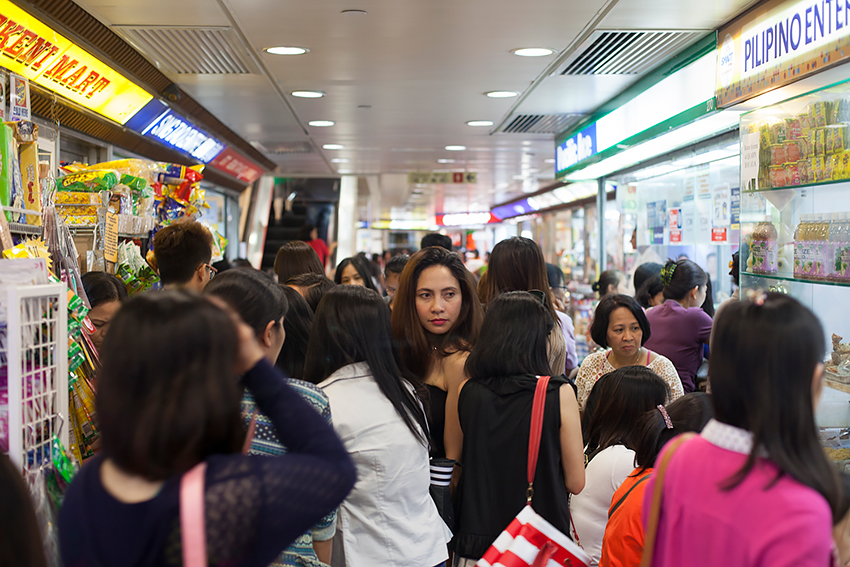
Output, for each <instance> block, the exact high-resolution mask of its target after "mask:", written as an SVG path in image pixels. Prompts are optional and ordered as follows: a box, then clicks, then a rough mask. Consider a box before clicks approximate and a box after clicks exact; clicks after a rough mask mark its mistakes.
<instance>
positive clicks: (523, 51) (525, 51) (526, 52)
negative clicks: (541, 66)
mask: <svg viewBox="0 0 850 567" xmlns="http://www.w3.org/2000/svg"><path fill="white" fill-rule="evenodd" d="M511 53H513V54H514V55H519V56H520V57H546V56H547V55H552V54H553V53H555V50H554V49H549V48H548V47H520V48H519V49H511Z"/></svg>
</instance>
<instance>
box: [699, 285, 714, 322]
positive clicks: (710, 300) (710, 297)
mask: <svg viewBox="0 0 850 567" xmlns="http://www.w3.org/2000/svg"><path fill="white" fill-rule="evenodd" d="M700 308H701V309H702V310H703V311H705V313H706V315H708V316H709V317H711V318H712V319H714V290H713V289H712V287H711V276H709V275H708V274H706V275H705V300H704V301H703V302H702V305H700Z"/></svg>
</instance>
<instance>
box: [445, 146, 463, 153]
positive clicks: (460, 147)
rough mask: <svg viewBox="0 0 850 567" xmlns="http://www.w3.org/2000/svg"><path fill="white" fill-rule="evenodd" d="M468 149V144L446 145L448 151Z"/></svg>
mask: <svg viewBox="0 0 850 567" xmlns="http://www.w3.org/2000/svg"><path fill="white" fill-rule="evenodd" d="M465 149H466V146H446V151H449V152H462V151H463V150H465Z"/></svg>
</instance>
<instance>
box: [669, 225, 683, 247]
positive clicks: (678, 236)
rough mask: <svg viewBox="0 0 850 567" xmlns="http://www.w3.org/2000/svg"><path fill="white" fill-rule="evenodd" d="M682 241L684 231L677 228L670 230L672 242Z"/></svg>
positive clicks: (679, 242) (678, 242)
mask: <svg viewBox="0 0 850 567" xmlns="http://www.w3.org/2000/svg"><path fill="white" fill-rule="evenodd" d="M681 243H682V231H681V230H678V229H675V230H671V231H670V244H681Z"/></svg>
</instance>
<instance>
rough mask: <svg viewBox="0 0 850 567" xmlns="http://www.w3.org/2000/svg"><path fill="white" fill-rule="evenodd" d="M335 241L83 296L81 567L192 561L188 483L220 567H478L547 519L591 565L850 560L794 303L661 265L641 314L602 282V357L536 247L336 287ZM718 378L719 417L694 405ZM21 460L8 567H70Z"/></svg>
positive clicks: (188, 239) (70, 517)
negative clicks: (584, 337)
mask: <svg viewBox="0 0 850 567" xmlns="http://www.w3.org/2000/svg"><path fill="white" fill-rule="evenodd" d="M312 232H313V230H311V231H310V233H312ZM310 233H308V232H307V231H306V229H305V232H304V235H303V238H302V241H296V242H292V243H289V244H287V245H285V246H284V247H282V248H281V250H280V251H279V252H278V255H277V258H276V261H275V274H276V276H277V278H278V279H277V282H276V281H275V280H274V278H273V277H272V276H271V275H267V274H263V273H261V272H260V271H258V270H254V269H252V268H250V267H240V268H237V269H230V270H227V271H225V272H223V273H222V274H219V275H217V276H216V271H215V269H214V268H213V267H212V266H211V264H210V260H211V246H212V241H211V239H209V238H207V236H208V233H206V234H205V229H203V227H200V225H196V224H195V223H179V224H175V225H172V227H168V228H167V229H163V230H161V231H159V232H158V233H157V236H156V238H155V239H154V250H155V254H156V263H157V269H158V271H159V273H160V277H161V278H162V281H163V284H164V287H165V288H166V290H165V291H152V292H147V293H145V294H142V295H140V296H137V297H132V298H129V299H128V298H127V294H126V291H125V288H124V286H123V284H122V283H121V282H120V280H118V279H117V278H115V277H114V276H109V275H106V274H97V273H91V274H86V275H85V276H84V277H83V285H84V288H85V293H86V295H87V297H88V300H89V302H90V303H91V306H92V311H91V312H90V316H91V319H92V321H93V323H94V326H95V328H96V332H95V334H94V335H93V336H92V340H93V343H94V345H95V346H96V348H97V350H98V351H99V352H100V354H101V359H102V367H101V369H100V371H99V374H98V382H97V409H98V416H99V418H98V424H99V428H100V433H101V440H102V446H101V449H100V451H99V452H98V453H97V455H96V456H95V457H93V458H91V459H89V460H88V461H87V462H86V463H85V465H84V466H83V467H82V469H81V470H80V471H79V472H78V473H77V475H76V478H75V480H74V482H73V483H72V484H71V486H70V488H69V489H68V490H67V493H66V495H65V499H64V503H63V505H62V507H61V510H60V513H59V521H58V526H59V541H60V546H61V556H62V561H63V563H64V565H66V566H67V567H89V566H91V567H94V566H98V565H181V564H183V557H184V552H185V551H186V549H184V543H183V542H185V541H187V540H184V539H183V537H184V535H185V534H184V530H188V529H189V528H190V527H191V526H189V525H187V523H186V522H187V520H186V518H185V517H184V512H185V510H184V504H183V501H182V496H183V494H184V489H183V486H184V483H186V482H188V481H187V479H189V478H201V479H202V485H201V487H202V488H201V493H200V494H202V495H203V497H202V498H201V500H202V504H203V506H202V508H201V510H202V518H203V526H204V532H205V534H206V537H205V539H204V540H203V541H204V542H205V543H204V544H203V545H204V546H205V547H206V556H207V558H208V564H210V565H217V566H224V565H227V566H241V565H252V566H258V567H260V566H267V565H275V566H277V565H301V566H303V565H307V566H310V567H322V566H326V565H331V566H340V567H359V566H361V565H376V566H378V565H387V566H390V565H392V566H398V565H404V566H415V567H439V566H443V565H447V562H449V561H452V564H453V565H456V566H459V567H471V566H472V565H475V564H476V562H477V561H478V560H479V559H480V558H481V557H482V555H484V553H485V552H486V551H487V550H488V548H489V547H490V546H491V545H493V543H494V542H495V541H496V540H497V538H498V537H499V534H500V533H501V532H502V531H503V530H504V529H505V528H506V526H507V525H508V524H509V523H510V522H511V520H512V519H513V518H514V516H516V514H517V513H518V512H520V510H522V509H523V507H524V506H525V505H526V503H529V504H530V505H531V506H532V507H533V508H534V510H535V511H536V512H537V513H538V514H539V515H540V516H541V517H542V518H543V519H545V520H546V521H547V522H548V523H549V524H550V525H551V526H552V527H553V529H556V530H558V531H560V532H561V533H562V534H566V535H565V537H570V538H572V539H573V540H574V541H575V542H576V543H577V544H578V545H580V546H581V547H582V548H583V549H584V550H585V552H586V553H587V554H588V555H589V556H590V558H591V565H601V566H605V567H609V566H610V567H614V566H616V567H626V566H632V567H637V566H638V565H641V564H642V560H644V556H645V558H646V561H648V562H649V563H648V564H650V565H653V566H668V565H676V566H681V565H689V566H690V565H693V566H698V567H703V566H705V567H709V566H710V567H714V566H720V565H723V566H726V565H733V566H741V567H744V566H746V567H750V566H753V567H755V566H761V565H789V566H790V565H795V566H797V565H812V566H814V565H825V564H829V562H830V560H831V558H833V557H836V556H837V552H836V551H835V550H836V547H835V545H836V542H837V543H838V544H839V545H838V548H837V550H838V552H840V553H841V554H842V560H845V561H846V559H847V557H844V555H845V554H846V545H844V540H845V539H846V538H843V536H841V535H840V534H842V533H845V530H843V526H844V525H845V524H846V523H847V520H846V519H845V517H846V516H847V515H848V508H850V499H848V497H847V496H846V495H845V486H846V484H847V483H846V481H845V479H844V478H843V477H841V476H839V474H838V472H837V470H836V469H835V468H834V467H833V466H832V465H831V464H830V462H829V461H828V460H827V458H826V456H825V454H824V453H823V451H822V449H821V447H820V444H819V441H818V438H817V430H816V427H815V423H814V407H815V406H816V404H817V401H818V399H819V396H820V392H821V389H822V387H823V364H822V363H821V360H822V359H823V356H824V354H825V344H824V339H823V329H822V328H821V326H820V323H819V322H818V321H817V319H816V318H815V317H814V315H813V314H812V313H811V312H810V311H808V310H807V309H806V308H805V307H803V306H802V305H800V304H799V303H798V302H796V301H795V300H793V299H791V298H789V297H787V296H784V295H779V294H768V295H759V294H756V295H755V296H753V297H751V298H749V299H746V300H743V301H741V300H738V299H735V300H733V301H730V302H728V303H726V304H725V305H724V306H723V308H722V309H721V310H719V311H718V313H717V315H716V317H714V319H712V316H711V315H710V314H709V313H708V312H707V310H705V309H703V308H702V307H703V306H704V302H705V300H706V293H707V292H706V287H707V286H708V285H709V281H708V276H707V274H706V273H705V272H704V271H703V270H702V269H701V268H700V267H699V266H697V265H696V264H694V263H693V262H691V261H690V260H687V259H680V260H678V261H669V262H667V264H666V265H664V266H660V265H647V266H639V267H638V268H637V269H636V270H635V272H634V283H635V287H636V289H639V293H638V296H639V297H640V301H638V300H636V299H635V298H632V297H630V296H627V295H623V294H621V293H619V292H620V290H621V289H623V288H624V287H625V283H627V282H626V280H625V276H624V275H623V274H621V273H619V272H616V271H610V272H604V273H603V274H602V276H601V277H600V280H599V285H598V286H597V290H598V292H599V295H600V301H599V303H598V306H597V307H596V309H595V313H594V317H593V323H592V325H591V329H590V334H591V336H592V339H593V341H594V342H595V343H596V344H597V345H599V347H601V349H600V350H599V351H598V352H595V353H592V354H590V355H589V356H587V357H586V358H585V359H584V360H583V361H582V360H577V359H576V355H575V352H576V349H575V337H574V330H573V326H572V320H571V318H570V317H569V315H568V312H569V310H570V305H569V294H568V292H567V291H566V286H565V285H564V276H563V272H561V271H560V270H559V269H558V268H557V267H556V266H553V265H548V266H547V265H546V264H545V262H544V260H543V254H542V252H541V250H540V248H539V246H537V244H536V243H534V242H533V241H531V240H529V239H527V238H521V237H514V238H510V239H507V240H504V241H502V242H500V243H498V244H497V245H496V246H495V247H494V248H493V250H492V252H491V254H490V257H489V261H488V264H486V266H484V268H485V269H482V270H477V271H478V272H479V275H480V278H478V279H477V277H476V275H474V274H473V273H471V272H470V270H469V269H468V267H467V266H465V265H464V262H463V259H462V257H461V256H460V255H459V254H457V253H456V252H452V251H451V248H452V246H451V240H450V239H447V237H445V236H444V235H439V234H435V235H429V236H428V237H426V239H425V241H424V242H423V245H425V244H427V246H423V248H422V249H421V250H420V251H419V252H416V253H415V254H413V255H411V256H408V255H405V254H399V255H396V256H394V257H390V258H385V259H383V260H381V259H376V260H375V262H377V264H376V265H377V266H378V267H376V266H373V265H372V263H371V262H370V261H368V260H367V259H365V257H364V256H362V255H357V256H353V257H351V258H346V259H344V260H342V261H341V262H340V263H339V265H338V266H337V267H336V270H335V271H334V273H333V274H332V276H333V279H330V278H328V277H327V276H326V271H325V266H324V263H325V259H326V258H324V259H323V258H322V257H321V254H325V256H327V254H328V251H327V248H322V247H321V246H319V245H318V244H316V243H314V242H313V241H314V240H316V238H315V235H314V234H310ZM214 276H215V277H214ZM638 280H640V281H638ZM659 286H660V288H659ZM378 289H381V290H384V291H385V292H386V294H387V296H386V297H382V296H381V294H380V293H379V292H378V291H377V290H378ZM201 291H202V292H203V293H202V294H199V292H201ZM659 294H661V295H662V296H663V299H664V301H663V302H660V303H659V298H658V295H659ZM709 343H711V349H710V351H709V350H708V348H707V347H708V345H709ZM706 356H708V357H709V361H708V365H707V367H708V377H709V381H710V389H711V394H706V393H697V392H694V393H689V392H693V391H694V390H695V388H696V383H695V377H696V376H697V370H698V368H699V367H700V364H703V365H705V363H704V357H706ZM576 372H577V376H576V378H575V381H574V382H573V381H572V380H571V374H572V375H575V373H576ZM541 376H550V378H549V382H548V386H547V388H546V390H545V394H542V395H543V398H542V402H543V407H544V412H543V420H542V424H541V431H542V432H541V437H540V447H539V455H538V460H537V468H536V472H535V476H534V478H533V490H528V482H527V480H528V479H527V478H526V474H527V472H528V468H527V466H526V465H527V462H526V456H527V454H528V451H529V432H530V428H531V414H532V405H533V398H534V394H535V389H536V386H537V384H538V379H539V377H541ZM687 432H692V433H697V435H696V436H694V437H692V438H689V439H687V440H685V441H684V442H683V443H681V444H677V445H676V446H675V448H674V447H673V446H672V444H671V443H670V442H671V441H673V440H676V441H677V442H678V441H679V440H680V439H682V438H681V437H679V436H680V435H681V434H684V433H687ZM0 459H3V460H0V477H2V479H0V480H2V484H0V511H2V512H3V513H2V514H0V516H2V517H0V526H5V529H4V530H3V531H2V532H0V564H3V565H6V564H8V565H35V566H41V565H46V564H47V563H46V561H45V557H44V554H43V551H42V549H41V547H40V543H39V540H40V538H39V533H38V531H39V530H40V529H41V528H39V527H38V526H37V522H36V518H35V514H34V513H32V510H31V508H30V507H29V502H28V499H27V498H26V492H27V490H26V487H25V485H24V484H23V482H21V479H20V477H18V478H15V475H16V474H17V473H16V472H15V471H14V470H13V469H12V467H11V465H10V464H9V462H8V461H7V460H5V458H4V457H0ZM661 463H664V464H661ZM659 466H661V467H663V468H664V476H663V477H662V476H658V475H660V474H661V472H660V469H659ZM6 477H9V478H6ZM658 494H661V495H662V498H661V499H660V500H659V499H658V498H657V495H658ZM10 510H14V512H9V511H10ZM13 514H14V515H15V518H16V519H17V520H18V521H16V522H7V520H8V518H9V517H11V516H12V515H13ZM656 528H657V529H656ZM833 528H835V534H836V538H837V539H836V540H833ZM185 545H188V544H185Z"/></svg>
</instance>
